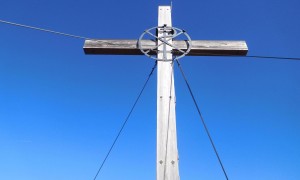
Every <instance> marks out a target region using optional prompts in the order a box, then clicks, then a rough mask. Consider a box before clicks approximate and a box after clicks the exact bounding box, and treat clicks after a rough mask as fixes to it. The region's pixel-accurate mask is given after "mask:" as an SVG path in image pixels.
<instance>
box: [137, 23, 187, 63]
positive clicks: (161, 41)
mask: <svg viewBox="0 0 300 180" xmlns="http://www.w3.org/2000/svg"><path fill="white" fill-rule="evenodd" d="M158 33H162V34H163V36H161V37H158V36H157V35H156V34H158ZM147 35H148V36H150V37H152V38H155V39H154V40H152V41H154V42H157V44H156V46H155V47H151V48H150V47H147V46H146V45H144V44H143V40H144V38H145V36H147ZM180 36H182V37H181V38H183V41H185V42H186V44H187V49H180V48H178V47H177V46H175V45H174V44H172V43H169V41H171V40H172V41H173V40H175V38H178V37H180ZM160 46H163V50H159V47H160ZM167 46H170V47H171V48H172V50H171V52H169V51H167ZM138 48H139V49H140V51H141V52H142V53H143V54H145V55H146V56H148V57H149V58H152V59H154V60H157V61H173V60H174V59H180V58H183V57H184V56H186V55H187V54H188V53H189V52H190V51H191V48H192V40H191V38H190V36H189V35H188V33H187V32H186V31H185V30H183V29H179V28H176V27H169V26H167V25H164V26H157V27H152V28H150V29H147V30H145V31H144V33H143V34H142V35H141V36H140V38H139V40H138ZM161 51H162V53H163V58H162V59H161V58H158V57H157V56H156V55H157V54H158V53H161ZM166 53H172V54H173V55H174V56H175V58H174V59H168V58H167V56H166Z"/></svg>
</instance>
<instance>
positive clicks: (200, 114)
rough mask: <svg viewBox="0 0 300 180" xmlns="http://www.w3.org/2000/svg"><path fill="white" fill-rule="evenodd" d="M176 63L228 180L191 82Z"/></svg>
mask: <svg viewBox="0 0 300 180" xmlns="http://www.w3.org/2000/svg"><path fill="white" fill-rule="evenodd" d="M176 62H177V65H178V67H179V69H180V72H181V74H182V76H183V78H184V80H185V83H186V85H187V88H188V90H189V92H190V95H191V97H192V99H193V101H194V104H195V106H196V108H197V111H198V114H199V116H200V119H201V122H202V124H203V126H204V129H205V131H206V134H207V136H208V138H209V141H210V143H211V145H212V147H213V149H214V152H215V155H216V156H217V158H218V161H219V164H220V166H221V168H222V170H223V173H224V176H225V177H226V179H227V180H228V176H227V173H226V171H225V168H224V166H223V163H222V161H221V158H220V156H219V153H218V151H217V148H216V146H215V143H214V141H213V139H212V137H211V135H210V132H209V130H208V127H207V125H206V123H205V121H204V118H203V116H202V113H201V111H200V108H199V106H198V103H197V101H196V99H195V96H194V94H193V92H192V89H191V86H190V84H189V82H188V80H187V78H186V76H185V74H184V72H183V69H182V67H181V65H180V63H179V61H178V60H177V59H176Z"/></svg>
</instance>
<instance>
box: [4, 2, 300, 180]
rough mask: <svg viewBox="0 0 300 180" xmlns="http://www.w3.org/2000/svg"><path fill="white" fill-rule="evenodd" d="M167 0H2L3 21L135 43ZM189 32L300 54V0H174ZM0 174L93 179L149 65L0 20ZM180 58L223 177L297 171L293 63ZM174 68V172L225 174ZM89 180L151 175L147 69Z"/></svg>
mask: <svg viewBox="0 0 300 180" xmlns="http://www.w3.org/2000/svg"><path fill="white" fill-rule="evenodd" d="M168 4H170V2H169V1H165V0H160V1H145V0H139V1H136V0H135V1H134V0H127V1H115V0H111V1H99V0H97V1H95V0H89V1H83V0H78V1H74V0H72V1H71V0H63V1H58V0H52V1H46V0H28V1H22V0H9V1H2V2H1V6H0V19H3V20H8V21H13V22H17V23H21V24H27V25H32V26H37V27H42V28H46V29H52V30H56V31H61V32H66V33H71V34H76V35H82V36H86V37H90V38H100V39H113V38H116V39H137V38H138V37H139V36H140V34H141V33H142V32H143V30H145V29H147V28H150V27H153V26H156V25H157V7H158V5H168ZM173 5H174V7H173V25H174V26H176V27H179V28H184V29H186V30H187V31H188V33H189V34H190V36H191V37H192V39H195V40H196V39H199V40H200V39H201V40H206V39H207V40H246V41H247V43H248V46H249V50H250V51H249V55H264V56H286V57H300V51H299V40H300V33H299V32H300V21H299V18H300V14H299V7H300V1H299V0H285V1H283V0H281V1H280V0H252V1H240V0H228V1H220V0H211V1H196V0H184V1H179V0H175V1H174V2H173ZM0 40H1V44H0V179H1V180H89V179H93V177H94V175H95V173H96V171H97V170H98V168H99V165H100V163H101V161H102V160H103V158H104V157H105V154H106V153H107V151H108V149H109V147H110V145H111V143H112V141H113V139H114V137H115V136H116V134H117V132H118V130H119V128H120V126H121V124H122V122H123V121H124V119H125V117H126V116H127V114H128V112H129V110H130V108H131V106H132V104H133V102H134V100H135V98H136V97H137V95H138V93H139V91H140V89H141V87H142V85H143V83H144V81H145V80H146V78H147V76H148V73H149V72H150V70H151V68H152V66H153V64H154V62H153V61H152V60H151V59H149V58H147V57H144V56H87V55H84V53H83V50H82V46H83V43H84V40H82V39H75V38H69V37H64V36H59V35H53V34H49V33H45V32H39V31H34V30H29V29H24V28H20V27H15V26H10V25H5V24H0ZM181 63H182V66H183V68H184V70H185V73H186V75H187V77H188V79H189V81H190V84H191V86H192V89H193V91H194V94H195V97H196V99H197V101H198V103H199V105H200V108H201V110H202V112H203V116H204V118H205V120H206V121H207V125H208V127H209V129H210V131H211V134H212V137H213V139H214V140H215V143H216V146H217V148H218V151H219V153H220V156H221V158H222V160H223V163H224V165H225V168H226V170H227V173H228V176H229V179H231V180H235V179H236V180H254V179H255V180H299V179H300V168H299V167H300V153H299V152H300V110H299V108H300V61H288V60H274V59H255V58H222V57H186V58H184V59H183V60H182V61H181ZM175 76H176V82H175V83H176V93H177V127H178V146H179V147H178V148H179V155H180V175H181V179H182V180H196V179H206V180H218V179H220V180H221V179H225V178H224V176H223V174H222V171H221V168H220V167H219V165H218V162H217V159H216V157H215V156H214V153H213V150H212V148H211V146H210V144H209V141H208V138H207V136H206V134H205V133H204V129H203V127H202V125H201V123H200V120H199V117H198V116H197V112H196V109H195V108H194V105H193V102H192V99H191V97H190V96H189V93H188V91H187V88H186V86H185V84H184V81H183V79H182V77H181V75H180V74H179V71H178V68H176V72H175ZM148 85H149V86H148V87H147V89H146V91H145V93H144V94H143V96H142V98H141V101H140V102H139V103H138V105H137V108H136V109H135V111H134V113H133V115H132V117H131V119H130V120H129V122H128V124H127V126H126V128H125V129H124V132H123V134H122V136H121V137H120V139H119V141H118V143H117V144H116V146H115V148H114V150H113V151H112V154H111V156H110V157H109V159H108V161H107V163H106V164H105V166H104V168H103V171H102V172H101V174H100V175H99V178H98V179H104V180H107V179H111V180H141V179H143V180H153V179H155V177H156V175H155V173H156V172H155V157H156V154H155V153H156V75H154V76H153V77H152V79H151V81H150V82H149V84H148Z"/></svg>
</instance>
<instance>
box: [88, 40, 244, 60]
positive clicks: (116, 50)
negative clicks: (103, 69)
mask: <svg viewBox="0 0 300 180" xmlns="http://www.w3.org/2000/svg"><path fill="white" fill-rule="evenodd" d="M141 44H142V47H143V49H144V50H147V49H155V48H156V47H157V42H156V41H154V40H142V42H141ZM191 44H192V48H191V51H190V52H189V54H188V56H218V55H241V56H244V55H247V53H248V47H247V44H246V42H245V41H208V40H195V41H192V42H191ZM173 45H174V47H177V48H178V49H180V50H186V49H187V48H188V42H186V41H180V40H174V41H173ZM83 49H84V52H85V54H103V55H104V54H107V55H143V53H142V52H141V51H140V49H139V48H138V41H137V40H102V39H101V40H100V39H95V40H85V43H84V47H83ZM151 53H152V54H153V55H155V54H156V51H155V50H154V51H151V52H150V53H149V54H151ZM173 54H174V55H178V54H181V52H180V51H178V50H176V49H173Z"/></svg>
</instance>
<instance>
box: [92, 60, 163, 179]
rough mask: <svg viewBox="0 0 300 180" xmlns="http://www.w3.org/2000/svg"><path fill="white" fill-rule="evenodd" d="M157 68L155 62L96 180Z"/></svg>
mask: <svg viewBox="0 0 300 180" xmlns="http://www.w3.org/2000/svg"><path fill="white" fill-rule="evenodd" d="M156 67H157V62H156V61H155V64H154V66H153V68H152V70H151V72H150V74H149V76H148V78H147V80H146V82H145V83H144V85H143V87H142V90H141V91H140V93H139V95H138V97H137V98H136V100H135V102H134V104H133V106H132V108H131V110H130V111H129V113H128V115H127V117H126V118H125V121H124V122H123V124H122V126H121V129H120V130H119V132H118V134H117V136H116V137H115V139H114V141H113V143H112V145H111V146H110V148H109V150H108V152H107V154H106V156H105V158H104V160H103V161H102V163H101V165H100V168H99V169H98V171H97V173H96V175H95V177H94V180H96V179H97V177H98V175H99V173H100V172H101V170H102V168H103V166H104V164H105V162H106V160H107V158H108V156H109V155H110V153H111V151H112V149H113V148H114V146H115V144H116V142H117V140H118V139H119V137H120V135H121V133H122V131H123V129H124V127H125V125H126V124H127V122H128V120H129V118H130V116H131V114H132V112H133V110H134V108H135V106H136V105H137V103H138V101H139V99H140V97H141V96H142V94H143V92H144V90H145V88H146V86H147V84H148V82H149V80H150V78H151V76H152V74H153V72H154V70H155V69H156Z"/></svg>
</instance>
